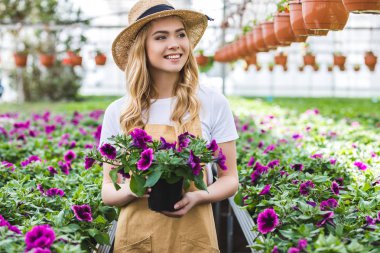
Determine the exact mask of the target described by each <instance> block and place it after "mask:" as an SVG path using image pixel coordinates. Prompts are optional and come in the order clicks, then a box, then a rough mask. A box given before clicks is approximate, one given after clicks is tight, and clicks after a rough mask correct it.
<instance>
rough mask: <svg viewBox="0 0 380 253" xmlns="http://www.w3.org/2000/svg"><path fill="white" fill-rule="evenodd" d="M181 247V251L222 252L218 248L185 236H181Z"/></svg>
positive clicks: (188, 252)
mask: <svg viewBox="0 0 380 253" xmlns="http://www.w3.org/2000/svg"><path fill="white" fill-rule="evenodd" d="M180 247H181V251H180V253H220V251H219V250H218V249H217V248H214V247H211V246H210V245H208V244H206V243H204V242H200V241H196V240H189V239H187V238H185V237H183V236H181V245H180Z"/></svg>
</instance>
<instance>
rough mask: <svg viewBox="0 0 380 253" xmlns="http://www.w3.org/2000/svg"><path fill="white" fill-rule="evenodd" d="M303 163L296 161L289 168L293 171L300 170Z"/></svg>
mask: <svg viewBox="0 0 380 253" xmlns="http://www.w3.org/2000/svg"><path fill="white" fill-rule="evenodd" d="M303 167H304V166H303V164H302V163H296V164H293V165H292V166H291V168H292V169H293V170H295V171H302V170H303Z"/></svg>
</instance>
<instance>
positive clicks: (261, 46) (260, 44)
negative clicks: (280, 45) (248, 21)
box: [253, 25, 269, 52]
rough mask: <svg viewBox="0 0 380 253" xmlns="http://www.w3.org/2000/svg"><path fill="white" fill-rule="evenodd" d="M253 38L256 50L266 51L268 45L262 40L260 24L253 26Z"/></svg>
mask: <svg viewBox="0 0 380 253" xmlns="http://www.w3.org/2000/svg"><path fill="white" fill-rule="evenodd" d="M253 39H254V42H255V47H256V48H257V51H258V52H268V51H269V50H268V47H267V46H266V44H265V42H264V36H263V29H262V27H261V25H257V26H255V27H254V28H253Z"/></svg>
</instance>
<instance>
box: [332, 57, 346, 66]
mask: <svg viewBox="0 0 380 253" xmlns="http://www.w3.org/2000/svg"><path fill="white" fill-rule="evenodd" d="M344 64H346V56H344V55H340V54H334V66H338V67H339V68H342V67H344Z"/></svg>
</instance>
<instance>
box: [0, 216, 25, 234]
mask: <svg viewBox="0 0 380 253" xmlns="http://www.w3.org/2000/svg"><path fill="white" fill-rule="evenodd" d="M0 227H8V229H9V230H10V231H12V232H15V233H16V234H21V231H20V229H18V228H17V227H16V226H12V225H11V224H10V223H9V222H8V221H7V220H6V219H4V217H3V216H2V215H0Z"/></svg>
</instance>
